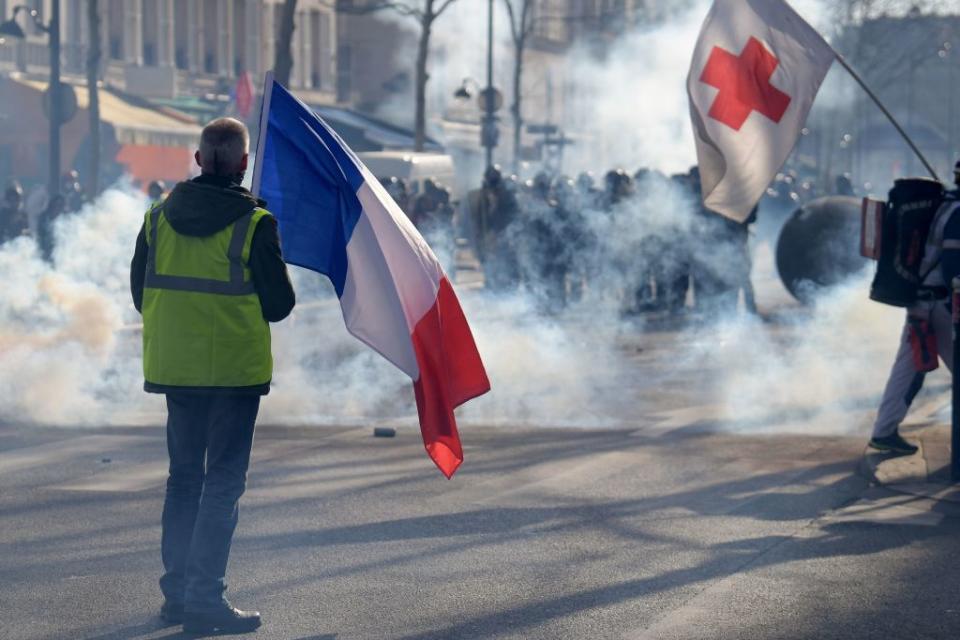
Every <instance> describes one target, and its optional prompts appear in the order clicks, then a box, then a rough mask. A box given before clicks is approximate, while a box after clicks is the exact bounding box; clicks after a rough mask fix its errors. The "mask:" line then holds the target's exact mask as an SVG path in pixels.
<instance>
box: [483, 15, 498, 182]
mask: <svg viewBox="0 0 960 640" xmlns="http://www.w3.org/2000/svg"><path fill="white" fill-rule="evenodd" d="M493 91H494V89H493V0H489V1H488V4H487V88H486V90H485V91H484V93H485V98H484V109H483V146H484V148H485V149H486V152H487V153H486V165H485V166H484V168H486V169H489V168H490V167H492V166H493V148H494V147H495V146H496V145H497V131H496V127H497V118H496V116H495V115H493V108H494V105H493Z"/></svg>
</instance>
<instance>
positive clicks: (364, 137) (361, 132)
mask: <svg viewBox="0 0 960 640" xmlns="http://www.w3.org/2000/svg"><path fill="white" fill-rule="evenodd" d="M311 108H312V109H313V110H314V111H316V112H317V113H318V114H319V115H320V117H321V118H323V119H324V120H326V121H327V122H328V123H329V124H330V126H331V127H333V128H334V130H335V131H336V132H337V134H338V135H339V136H340V137H341V138H343V141H344V142H346V143H347V145H349V146H350V148H351V149H353V150H354V151H356V152H358V153H359V152H361V151H393V150H409V149H413V143H414V138H413V131H411V130H409V129H404V128H403V127H398V126H396V125H394V124H391V123H389V122H386V121H384V120H379V119H377V118H371V117H370V116H368V115H365V114H362V113H360V112H358V111H354V110H352V109H343V108H341V107H331V106H323V105H321V106H316V105H312V106H311ZM423 149H424V151H443V145H441V144H440V143H439V142H437V141H436V140H433V139H431V138H427V139H426V144H425V145H424V148H423Z"/></svg>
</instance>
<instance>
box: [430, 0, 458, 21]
mask: <svg viewBox="0 0 960 640" xmlns="http://www.w3.org/2000/svg"><path fill="white" fill-rule="evenodd" d="M456 1H457V0H444V2H443V4H441V5H440V8H439V9H437V10H436V11H434V12H433V19H434V20H436V19H437V18H439V17H440V14H441V13H443V12H444V11H446V10H447V9H448V8H449V7H450V5H452V4H453V3H454V2H456Z"/></svg>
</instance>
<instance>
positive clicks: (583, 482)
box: [0, 398, 960, 640]
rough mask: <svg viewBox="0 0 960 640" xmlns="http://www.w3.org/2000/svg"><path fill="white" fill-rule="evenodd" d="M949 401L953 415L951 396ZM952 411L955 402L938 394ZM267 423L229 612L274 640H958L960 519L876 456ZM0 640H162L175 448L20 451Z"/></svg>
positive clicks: (14, 471) (592, 433) (6, 495)
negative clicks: (452, 471)
mask: <svg viewBox="0 0 960 640" xmlns="http://www.w3.org/2000/svg"><path fill="white" fill-rule="evenodd" d="M934 399H936V398H934ZM940 400H942V398H940ZM672 416H673V417H668V418H664V416H663V415H661V416H660V417H659V418H657V419H652V418H651V419H650V420H649V421H648V422H644V423H638V424H637V427H636V428H632V429H614V430H586V429H546V428H505V427H498V428H489V427H481V426H469V425H468V426H466V427H465V428H464V430H463V431H464V433H463V439H464V441H465V443H466V456H467V462H466V464H465V465H464V466H463V468H462V470H461V471H460V472H459V473H458V474H457V475H456V476H455V478H454V479H453V480H452V481H449V482H448V481H446V480H444V479H443V478H442V476H441V475H440V474H439V473H438V472H437V471H436V470H435V469H433V468H432V466H431V465H430V463H429V460H428V459H427V457H426V455H425V454H424V452H423V450H422V445H421V443H420V442H419V439H418V434H417V433H416V432H415V430H414V429H412V428H401V429H400V431H399V433H398V435H397V437H396V438H393V439H385V438H373V437H372V435H371V432H372V430H371V429H369V428H357V427H351V428H333V427H325V428H314V429H310V428H303V429H289V428H278V427H269V426H267V427H264V428H261V429H260V430H259V432H258V437H257V442H256V444H255V455H254V461H253V464H252V472H251V475H250V481H249V488H248V492H247V494H246V496H245V497H244V498H243V502H242V508H241V520H240V527H239V529H238V533H237V538H236V544H235V546H234V551H233V555H232V559H231V570H230V579H231V588H230V591H229V595H230V597H231V598H232V599H233V600H234V602H235V603H236V604H237V605H239V606H241V607H242V606H249V607H257V608H259V609H260V610H261V611H262V613H263V615H264V620H265V624H264V627H263V628H262V629H261V630H260V631H259V632H258V633H257V634H256V636H255V637H260V638H289V639H296V640H307V639H311V640H318V639H321V638H322V639H327V638H330V639H332V638H337V639H345V638H371V639H383V638H405V639H413V638H424V639H425V638H437V639H441V638H443V639H459V638H544V639H547V638H551V639H554V638H576V639H579V638H658V639H659V638H878V637H888V638H908V637H909V638H939V637H948V632H951V631H952V632H955V631H956V630H957V629H958V628H960V605H957V600H956V597H955V594H956V593H957V589H958V587H960V578H958V577H957V571H956V562H955V558H956V553H957V551H958V545H960V543H958V542H957V540H958V539H960V538H958V534H960V526H958V523H960V520H957V519H956V516H957V513H960V506H957V505H954V504H952V503H949V502H943V501H937V500H930V499H926V498H923V497H921V496H909V495H903V494H900V493H897V492H893V491H889V490H886V489H879V488H871V487H870V486H869V485H868V482H867V480H866V479H864V477H863V476H862V475H861V474H858V473H857V469H858V467H859V465H860V464H861V461H862V453H863V444H864V440H863V438H862V437H860V436H850V437H839V436H812V437H805V436H798V435H766V436H744V435H729V434H722V433H711V431H710V429H709V428H708V427H709V424H708V423H709V420H708V418H709V412H708V411H707V412H706V413H704V414H703V415H699V416H698V415H696V411H692V410H687V411H685V412H684V411H677V412H674V413H673V414H672ZM0 449H2V451H0V487H2V491H0V580H2V582H0V585H2V586H0V637H2V638H5V639H10V640H21V639H27V638H31V639H40V638H50V639H53V638H58V639H60V638H64V639H91V640H92V639H98V640H100V639H106V638H117V639H125V638H171V637H179V635H180V634H179V630H178V629H177V628H175V627H174V628H166V629H165V628H162V627H161V624H160V622H159V620H158V619H157V617H156V613H157V608H158V607H159V604H160V597H159V592H158V589H157V587H156V579H157V577H158V576H159V571H160V562H159V550H158V546H159V534H160V532H159V519H160V509H161V504H162V498H163V489H162V485H163V479H164V460H165V449H164V441H163V438H162V430H161V429H160V428H159V427H153V428H142V427H141V428H130V429H117V428H114V429H109V430H90V429H87V430H79V429H63V430H57V429H48V428H36V427H4V428H2V429H0Z"/></svg>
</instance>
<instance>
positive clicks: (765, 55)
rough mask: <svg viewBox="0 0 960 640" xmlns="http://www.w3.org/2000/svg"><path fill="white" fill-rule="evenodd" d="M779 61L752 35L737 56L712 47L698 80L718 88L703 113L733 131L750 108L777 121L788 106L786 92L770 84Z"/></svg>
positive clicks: (788, 99)
mask: <svg viewBox="0 0 960 640" xmlns="http://www.w3.org/2000/svg"><path fill="white" fill-rule="evenodd" d="M779 64H780V61H779V60H777V58H776V56H774V55H773V54H772V53H770V52H769V51H767V48H766V47H765V46H763V43H762V42H760V41H759V40H757V39H756V38H750V40H749V41H748V42H747V46H746V47H744V48H743V52H742V53H741V54H740V55H739V56H735V55H733V54H732V53H730V52H729V51H727V50H725V49H721V48H720V47H714V48H713V51H711V53H710V60H709V61H708V62H707V66H706V67H704V69H703V74H702V75H701V76H700V81H701V82H704V83H706V84H708V85H710V86H711V87H716V88H717V89H719V90H720V93H718V94H717V99H716V100H714V102H713V106H711V107H710V112H709V113H708V114H707V115H709V116H710V117H711V118H713V119H714V120H719V121H720V122H722V123H723V124H725V125H727V126H728V127H730V128H731V129H733V130H734V131H740V127H742V126H743V123H744V122H746V121H747V118H749V117H750V114H751V113H753V112H754V111H758V112H760V113H762V114H763V115H765V116H766V117H768V118H770V119H771V120H773V121H774V122H776V123H779V122H780V120H781V119H782V118H783V114H784V113H786V111H787V107H789V106H790V96H788V95H787V94H785V93H784V92H782V91H780V90H779V89H777V88H776V87H774V86H773V85H772V84H770V78H771V77H772V76H773V72H774V71H776V69H777V66H778V65H779Z"/></svg>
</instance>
